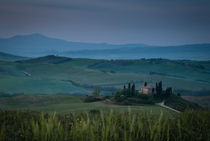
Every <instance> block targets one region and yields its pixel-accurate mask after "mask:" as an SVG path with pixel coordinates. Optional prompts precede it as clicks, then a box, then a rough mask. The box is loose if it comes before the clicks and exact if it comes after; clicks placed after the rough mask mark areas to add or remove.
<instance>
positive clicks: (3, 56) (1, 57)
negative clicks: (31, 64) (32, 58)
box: [0, 52, 27, 61]
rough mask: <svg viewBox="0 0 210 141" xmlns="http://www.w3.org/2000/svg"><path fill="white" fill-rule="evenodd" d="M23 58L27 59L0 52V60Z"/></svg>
mask: <svg viewBox="0 0 210 141" xmlns="http://www.w3.org/2000/svg"><path fill="white" fill-rule="evenodd" d="M24 59H27V58H26V57H21V56H15V55H11V54H7V53H2V52H0V60H2V61H3V60H4V61H17V60H24Z"/></svg>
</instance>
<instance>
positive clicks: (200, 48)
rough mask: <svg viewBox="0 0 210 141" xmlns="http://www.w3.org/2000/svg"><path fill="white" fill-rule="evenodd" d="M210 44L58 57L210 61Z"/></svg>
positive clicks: (140, 48) (71, 54) (93, 51)
mask: <svg viewBox="0 0 210 141" xmlns="http://www.w3.org/2000/svg"><path fill="white" fill-rule="evenodd" d="M209 54H210V44H194V45H183V46H168V47H160V46H150V47H149V46H147V47H133V48H128V47H124V48H118V49H104V50H81V51H69V52H63V53H61V54H60V55H62V56H69V57H73V58H75V57H76V58H93V59H140V58H146V59H149V58H164V59H175V60H177V59H178V60H179V59H180V60H210V55H209Z"/></svg>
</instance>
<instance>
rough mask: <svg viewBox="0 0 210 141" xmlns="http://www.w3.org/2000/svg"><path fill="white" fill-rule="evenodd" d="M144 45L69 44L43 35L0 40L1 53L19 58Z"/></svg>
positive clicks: (19, 36)
mask: <svg viewBox="0 0 210 141" xmlns="http://www.w3.org/2000/svg"><path fill="white" fill-rule="evenodd" d="M139 46H142V47H144V46H146V45H143V44H127V45H111V44H106V43H80V42H68V41H65V40H60V39H55V38H50V37H46V36H43V35H41V34H31V35H17V36H14V37H11V38H7V39H3V38H2V39H0V51H1V52H5V53H10V54H16V55H19V56H27V57H40V56H46V55H50V54H54V55H57V54H59V53H61V52H65V51H78V50H86V49H88V50H100V49H117V48H122V47H139Z"/></svg>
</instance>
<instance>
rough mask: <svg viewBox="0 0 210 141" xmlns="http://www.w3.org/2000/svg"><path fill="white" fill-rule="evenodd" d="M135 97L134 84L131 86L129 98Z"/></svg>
mask: <svg viewBox="0 0 210 141" xmlns="http://www.w3.org/2000/svg"><path fill="white" fill-rule="evenodd" d="M135 95H136V88H135V84H133V85H132V88H131V96H135Z"/></svg>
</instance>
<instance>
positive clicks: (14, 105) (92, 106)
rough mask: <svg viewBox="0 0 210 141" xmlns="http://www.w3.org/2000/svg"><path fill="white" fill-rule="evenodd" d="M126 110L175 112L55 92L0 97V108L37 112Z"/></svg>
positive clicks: (155, 107) (158, 112) (156, 107)
mask: <svg viewBox="0 0 210 141" xmlns="http://www.w3.org/2000/svg"><path fill="white" fill-rule="evenodd" d="M111 109H112V110H114V111H118V112H119V111H121V112H123V111H128V110H131V112H138V113H139V112H140V113H145V112H146V113H151V112H152V113H153V114H157V115H158V114H160V112H163V113H164V114H166V115H171V114H176V113H175V112H173V111H171V110H168V109H165V108H162V107H160V106H156V105H143V106H120V105H111V104H105V103H103V102H92V103H84V102H82V101H81V100H80V97H75V96H69V95H63V94H56V95H16V96H4V97H0V110H33V111H38V112H49V113H53V112H57V113H69V112H88V111H91V110H103V111H109V110H111Z"/></svg>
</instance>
